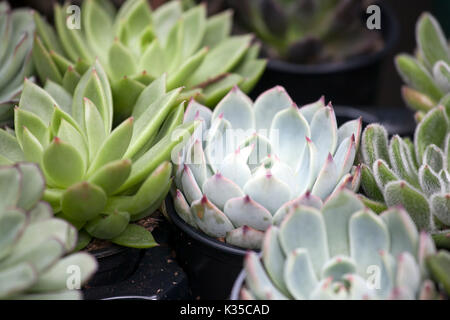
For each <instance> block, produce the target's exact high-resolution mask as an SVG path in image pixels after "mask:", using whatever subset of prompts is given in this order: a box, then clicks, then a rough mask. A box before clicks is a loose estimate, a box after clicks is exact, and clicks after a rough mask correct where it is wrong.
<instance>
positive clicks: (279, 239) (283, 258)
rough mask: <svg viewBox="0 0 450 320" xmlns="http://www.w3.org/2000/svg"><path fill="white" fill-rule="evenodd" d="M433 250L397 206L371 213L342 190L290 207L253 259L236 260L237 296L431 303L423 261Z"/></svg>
mask: <svg viewBox="0 0 450 320" xmlns="http://www.w3.org/2000/svg"><path fill="white" fill-rule="evenodd" d="M435 251H436V249H435V247H434V243H433V241H432V239H431V237H430V236H429V235H428V234H427V233H419V232H418V231H417V228H416V226H415V225H414V222H413V221H412V220H411V218H410V217H409V215H408V214H407V213H406V212H405V211H404V210H402V209H395V208H394V209H389V210H387V211H385V212H383V213H382V214H381V215H377V214H375V213H374V212H372V211H371V210H369V209H367V208H365V206H364V204H363V203H362V201H361V200H360V199H359V198H358V196H357V195H355V194H354V193H352V192H350V191H348V190H342V191H341V192H339V193H337V194H335V195H333V196H332V197H330V198H329V199H328V200H327V201H326V202H325V203H324V204H323V205H320V206H316V207H311V206H302V205H300V206H296V205H293V206H291V207H290V210H289V213H288V215H287V216H286V218H285V219H284V220H283V221H282V222H280V223H277V224H276V226H272V227H270V228H269V229H268V230H267V232H266V234H265V237H264V243H263V249H262V254H261V258H260V256H259V255H258V254H257V253H255V252H253V251H249V252H248V253H247V255H246V257H245V260H244V269H245V284H244V286H243V287H242V288H241V290H240V298H242V299H276V300H281V299H299V300H304V299H311V300H333V299H337V300H344V299H351V300H360V299H400V300H405V299H435V298H439V296H440V295H439V292H438V290H437V288H436V286H435V284H434V283H433V282H432V281H431V280H429V272H428V269H427V267H426V258H427V257H429V256H430V255H433V254H434V253H435Z"/></svg>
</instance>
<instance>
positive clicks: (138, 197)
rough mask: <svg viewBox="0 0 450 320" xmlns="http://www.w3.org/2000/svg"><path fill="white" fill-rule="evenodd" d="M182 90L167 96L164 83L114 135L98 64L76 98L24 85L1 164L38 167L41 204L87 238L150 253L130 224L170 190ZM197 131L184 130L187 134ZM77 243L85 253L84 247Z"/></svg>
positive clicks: (146, 239)
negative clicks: (41, 178) (41, 183)
mask: <svg viewBox="0 0 450 320" xmlns="http://www.w3.org/2000/svg"><path fill="white" fill-rule="evenodd" d="M180 90H181V89H175V90H172V91H170V92H166V86H165V77H164V76H163V77H161V78H159V79H157V80H155V81H153V82H152V84H151V85H149V86H147V87H146V88H145V89H144V90H143V91H142V93H141V95H140V96H139V97H138V99H137V103H136V105H135V107H134V110H133V117H131V118H129V119H127V120H125V121H124V122H123V123H121V124H120V125H119V126H118V127H116V128H115V129H114V130H113V128H112V114H113V102H112V94H111V89H110V85H109V82H108V79H107V77H106V74H105V72H104V71H103V69H102V67H101V65H100V64H98V63H95V64H94V66H93V67H91V68H89V69H88V71H87V72H86V73H85V74H84V75H83V76H82V77H81V79H80V81H79V82H78V84H77V85H76V86H75V89H74V94H73V96H72V95H71V94H69V92H68V91H66V90H65V89H64V88H63V87H61V86H59V85H58V84H56V83H54V82H52V81H47V83H46V85H45V87H44V89H43V88H40V87H39V86H37V85H35V84H34V83H32V82H30V81H25V84H24V90H23V93H22V96H21V98H20V102H19V105H18V107H17V108H16V109H15V131H14V132H13V131H11V130H7V131H5V130H1V131H0V163H6V164H9V163H14V162H17V161H23V160H26V161H31V162H35V163H38V164H39V165H40V167H41V168H42V169H43V172H44V174H45V177H46V180H47V181H46V186H47V187H46V190H45V194H44V199H45V200H46V201H48V202H49V203H50V204H51V205H52V207H53V210H54V212H55V213H56V214H57V216H58V217H62V218H64V219H67V220H68V221H70V222H71V223H73V224H74V225H75V226H77V228H78V229H81V228H82V229H83V230H84V231H86V232H87V233H86V232H83V233H82V234H83V235H84V236H87V235H89V236H88V237H83V239H84V243H83V244H84V245H86V244H87V242H89V240H90V236H92V237H95V238H100V239H108V240H111V241H112V242H114V243H117V244H120V245H124V246H131V247H138V248H142V247H152V246H154V245H155V242H154V240H153V237H152V236H151V234H150V233H149V232H148V231H147V230H146V229H144V228H143V227H140V226H138V225H135V224H130V221H135V220H138V219H140V218H142V217H145V216H147V215H149V214H151V213H152V212H153V211H154V210H155V209H157V208H158V207H159V205H160V204H161V202H162V201H163V199H164V197H165V196H166V194H167V192H168V191H169V188H170V183H171V172H172V165H171V163H170V162H169V161H168V160H170V153H171V150H172V148H173V147H174V146H176V145H177V144H178V142H179V140H180V139H181V138H178V137H176V136H173V134H172V133H173V131H174V130H175V129H176V128H177V126H178V125H179V124H181V122H182V118H183V112H184V103H181V104H178V103H175V101H176V99H177V96H178V95H179V93H180ZM193 126H194V125H193V124H186V125H184V126H183V127H180V128H179V129H180V130H181V131H183V130H185V131H186V132H189V130H190V131H192V130H193ZM83 244H80V247H81V246H82V245H83Z"/></svg>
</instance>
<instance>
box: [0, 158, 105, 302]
mask: <svg viewBox="0 0 450 320" xmlns="http://www.w3.org/2000/svg"><path fill="white" fill-rule="evenodd" d="M44 189H45V180H44V176H43V175H42V173H41V171H40V170H39V168H38V166H37V165H36V164H33V163H18V164H16V165H14V166H0V194H1V195H2V196H1V198H0V299H14V300H21V299H31V300H37V299H45V300H49V299H57V300H66V299H80V298H81V297H82V295H81V291H80V290H77V289H70V288H68V286H67V285H68V276H70V273H68V271H70V272H79V276H80V279H79V281H80V282H79V284H80V285H83V284H84V283H86V281H87V280H89V278H90V277H91V276H92V275H93V273H94V272H95V271H96V269H97V262H96V261H95V259H94V258H93V257H92V256H91V255H89V254H87V253H85V252H79V253H73V249H74V248H75V245H76V243H77V230H76V229H75V228H74V227H73V226H71V225H70V224H69V223H67V222H66V221H64V220H61V219H58V218H55V217H53V212H52V209H51V207H50V206H49V205H48V204H47V203H45V202H43V201H40V199H41V197H42V195H43V193H44ZM75 268H78V269H75Z"/></svg>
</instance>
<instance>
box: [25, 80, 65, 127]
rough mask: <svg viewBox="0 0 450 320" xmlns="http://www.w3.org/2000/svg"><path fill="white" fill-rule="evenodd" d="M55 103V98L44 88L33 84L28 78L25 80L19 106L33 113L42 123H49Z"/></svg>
mask: <svg viewBox="0 0 450 320" xmlns="http://www.w3.org/2000/svg"><path fill="white" fill-rule="evenodd" d="M55 105H57V103H56V101H55V99H53V97H52V96H50V94H49V93H48V92H46V91H45V90H44V89H42V88H40V87H39V86H38V85H36V84H34V83H33V82H32V81H30V80H25V82H24V85H23V90H22V95H21V96H20V101H19V108H20V109H21V110H25V111H28V112H31V113H33V114H35V115H36V116H37V117H39V118H40V119H41V120H42V121H43V122H44V123H46V124H48V123H50V120H51V119H52V115H53V109H54V106H55Z"/></svg>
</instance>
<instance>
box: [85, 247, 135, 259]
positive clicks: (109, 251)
mask: <svg viewBox="0 0 450 320" xmlns="http://www.w3.org/2000/svg"><path fill="white" fill-rule="evenodd" d="M129 249H134V248H128V247H122V246H118V245H116V244H111V246H108V247H104V248H100V249H95V250H92V251H88V252H89V253H90V254H92V255H93V256H94V257H95V258H96V259H101V258H106V257H110V256H113V255H116V254H119V253H122V252H124V251H126V250H129Z"/></svg>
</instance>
